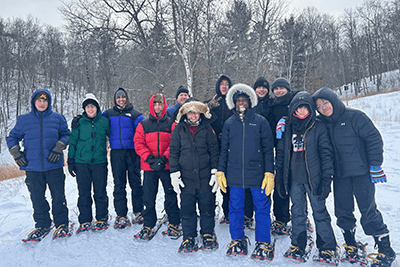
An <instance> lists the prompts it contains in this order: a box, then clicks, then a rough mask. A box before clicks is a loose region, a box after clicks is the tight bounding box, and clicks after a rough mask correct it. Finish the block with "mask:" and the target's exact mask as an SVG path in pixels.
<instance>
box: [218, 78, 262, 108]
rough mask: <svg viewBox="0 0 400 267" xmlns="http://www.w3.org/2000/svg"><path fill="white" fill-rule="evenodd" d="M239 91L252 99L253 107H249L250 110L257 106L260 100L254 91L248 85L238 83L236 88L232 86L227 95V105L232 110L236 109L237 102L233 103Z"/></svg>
mask: <svg viewBox="0 0 400 267" xmlns="http://www.w3.org/2000/svg"><path fill="white" fill-rule="evenodd" d="M238 91H241V92H243V93H245V94H246V95H248V96H249V97H250V102H251V106H250V107H249V109H251V108H254V107H256V106H257V104H258V102H257V101H258V98H257V94H256V92H255V91H254V89H253V88H251V87H250V86H248V85H247V84H243V83H237V84H235V85H234V86H232V87H231V89H229V91H228V93H227V94H226V99H225V101H226V105H227V106H228V108H229V109H230V110H231V109H234V108H235V102H233V96H234V95H235V93H236V92H238Z"/></svg>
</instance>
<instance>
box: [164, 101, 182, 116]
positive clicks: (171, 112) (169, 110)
mask: <svg viewBox="0 0 400 267" xmlns="http://www.w3.org/2000/svg"><path fill="white" fill-rule="evenodd" d="M180 107H181V105H179V103H178V102H176V104H175V105H173V106H171V107H168V108H167V117H168V118H172V116H174V113H175V111H176V110H178V109H179V108H180Z"/></svg>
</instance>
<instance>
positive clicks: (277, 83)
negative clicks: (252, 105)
mask: <svg viewBox="0 0 400 267" xmlns="http://www.w3.org/2000/svg"><path fill="white" fill-rule="evenodd" d="M278 86H281V87H285V88H286V89H288V91H290V83H289V81H288V80H287V79H285V78H282V77H281V78H278V79H276V80H275V81H274V83H273V84H272V86H271V89H272V90H274V89H275V88H276V87H278Z"/></svg>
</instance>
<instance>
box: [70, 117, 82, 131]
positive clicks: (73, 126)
mask: <svg viewBox="0 0 400 267" xmlns="http://www.w3.org/2000/svg"><path fill="white" fill-rule="evenodd" d="M80 119H82V115H76V116H75V117H74V118H73V119H72V121H71V129H76V128H78V127H79V125H80V124H79V120H80Z"/></svg>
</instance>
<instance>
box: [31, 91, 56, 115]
mask: <svg viewBox="0 0 400 267" xmlns="http://www.w3.org/2000/svg"><path fill="white" fill-rule="evenodd" d="M41 92H44V93H46V94H47V95H48V96H49V106H48V107H47V110H48V111H52V108H51V94H50V91H49V90H47V89H44V88H40V89H37V90H36V91H35V92H33V94H32V96H31V109H32V111H36V108H35V103H34V102H33V99H35V96H36V95H37V94H39V93H41Z"/></svg>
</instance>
